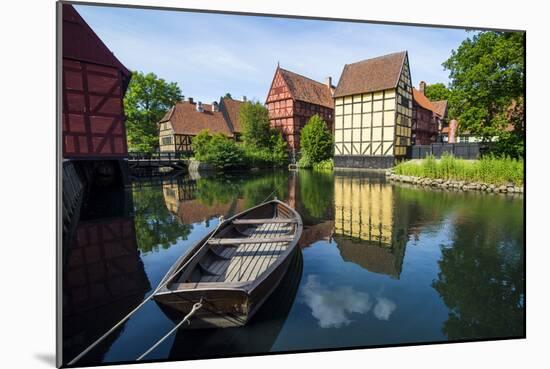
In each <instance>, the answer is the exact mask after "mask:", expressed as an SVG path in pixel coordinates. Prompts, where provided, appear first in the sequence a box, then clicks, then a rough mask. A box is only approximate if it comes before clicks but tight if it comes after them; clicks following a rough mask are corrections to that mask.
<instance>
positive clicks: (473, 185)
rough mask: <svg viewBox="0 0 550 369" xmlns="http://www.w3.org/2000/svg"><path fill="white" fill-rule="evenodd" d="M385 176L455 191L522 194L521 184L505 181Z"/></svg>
mask: <svg viewBox="0 0 550 369" xmlns="http://www.w3.org/2000/svg"><path fill="white" fill-rule="evenodd" d="M386 178H387V179H389V180H390V181H393V182H403V183H409V184H413V185H417V186H423V187H433V188H439V189H446V190H455V191H485V192H496V193H518V194H522V193H523V191H524V188H523V186H516V185H514V184H513V183H511V182H510V183H507V184H505V185H494V184H487V183H481V182H467V181H456V180H451V179H441V178H439V179H434V178H425V177H415V176H406V175H400V174H395V173H393V172H392V171H387V172H386Z"/></svg>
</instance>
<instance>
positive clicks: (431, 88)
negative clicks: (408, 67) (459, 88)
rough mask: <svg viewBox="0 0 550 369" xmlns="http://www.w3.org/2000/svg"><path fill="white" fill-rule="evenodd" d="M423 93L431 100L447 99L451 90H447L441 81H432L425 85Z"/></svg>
mask: <svg viewBox="0 0 550 369" xmlns="http://www.w3.org/2000/svg"><path fill="white" fill-rule="evenodd" d="M424 95H426V97H427V98H428V99H430V100H431V101H439V100H449V97H450V96H451V90H449V89H448V88H447V86H445V85H444V84H443V83H433V84H431V85H427V86H426V89H425V90H424Z"/></svg>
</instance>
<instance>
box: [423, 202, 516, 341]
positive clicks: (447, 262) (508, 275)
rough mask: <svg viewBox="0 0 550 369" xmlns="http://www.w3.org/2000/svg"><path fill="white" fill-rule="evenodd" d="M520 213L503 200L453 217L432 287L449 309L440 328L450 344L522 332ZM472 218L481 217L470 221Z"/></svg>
mask: <svg viewBox="0 0 550 369" xmlns="http://www.w3.org/2000/svg"><path fill="white" fill-rule="evenodd" d="M489 206H490V207H489ZM488 208H492V209H491V211H489V210H488ZM510 212H512V213H514V212H515V213H516V214H517V215H519V216H516V217H511V216H510V215H509V214H510ZM522 212H523V208H522V206H521V203H520V202H510V201H505V199H504V200H501V201H497V202H494V201H493V202H492V203H491V204H490V205H489V203H488V202H487V201H482V200H476V201H471V202H470V208H468V209H461V211H460V212H457V213H455V214H456V216H455V217H454V218H453V220H452V223H453V227H454V229H453V232H452V235H453V236H452V240H451V242H450V243H449V244H446V245H442V247H441V254H442V256H441V259H440V260H439V261H438V266H439V272H438V274H437V279H436V280H435V281H434V282H433V288H435V290H436V291H437V292H438V293H439V294H440V296H441V298H442V299H443V301H444V302H445V304H446V305H447V306H448V308H449V317H448V320H447V321H446V322H445V324H444V325H443V327H442V329H443V331H444V332H445V334H446V335H447V336H448V337H449V338H450V339H467V338H472V337H487V338H490V337H506V336H519V335H523V334H524V333H525V327H524V325H523V321H524V318H525V315H524V314H525V310H524V309H525V305H524V300H525V290H524V283H525V280H524V275H525V274H524V273H525V271H524V268H523V265H524V253H523V240H522V235H523V227H524V224H523V221H522V217H521V213H522ZM472 213H475V214H478V215H479V216H478V217H476V219H475V220H472V219H471V214H472Z"/></svg>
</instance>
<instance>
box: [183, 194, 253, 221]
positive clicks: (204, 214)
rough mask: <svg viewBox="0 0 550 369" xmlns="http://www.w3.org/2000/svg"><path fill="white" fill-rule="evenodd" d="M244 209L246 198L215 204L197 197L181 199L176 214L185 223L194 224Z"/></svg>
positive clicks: (231, 214)
mask: <svg viewBox="0 0 550 369" xmlns="http://www.w3.org/2000/svg"><path fill="white" fill-rule="evenodd" d="M243 210H245V201H244V199H236V200H234V201H232V202H227V203H215V204H213V205H206V204H204V203H202V202H201V201H200V200H198V199H195V200H187V201H181V202H180V203H179V206H178V210H177V212H176V214H175V215H176V216H177V217H178V218H179V219H180V220H181V222H182V223H183V224H193V223H198V222H203V221H205V220H208V219H210V218H212V217H215V216H220V215H223V216H224V217H226V218H229V217H231V216H233V215H235V214H236V213H240V212H241V211H243Z"/></svg>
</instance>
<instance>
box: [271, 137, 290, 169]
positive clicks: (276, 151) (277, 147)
mask: <svg viewBox="0 0 550 369" xmlns="http://www.w3.org/2000/svg"><path fill="white" fill-rule="evenodd" d="M271 154H272V161H273V164H274V165H276V166H282V165H284V164H286V163H287V162H288V148H287V145H286V142H285V140H284V139H283V135H282V134H281V132H279V131H277V130H275V129H273V130H272V133H271Z"/></svg>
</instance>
